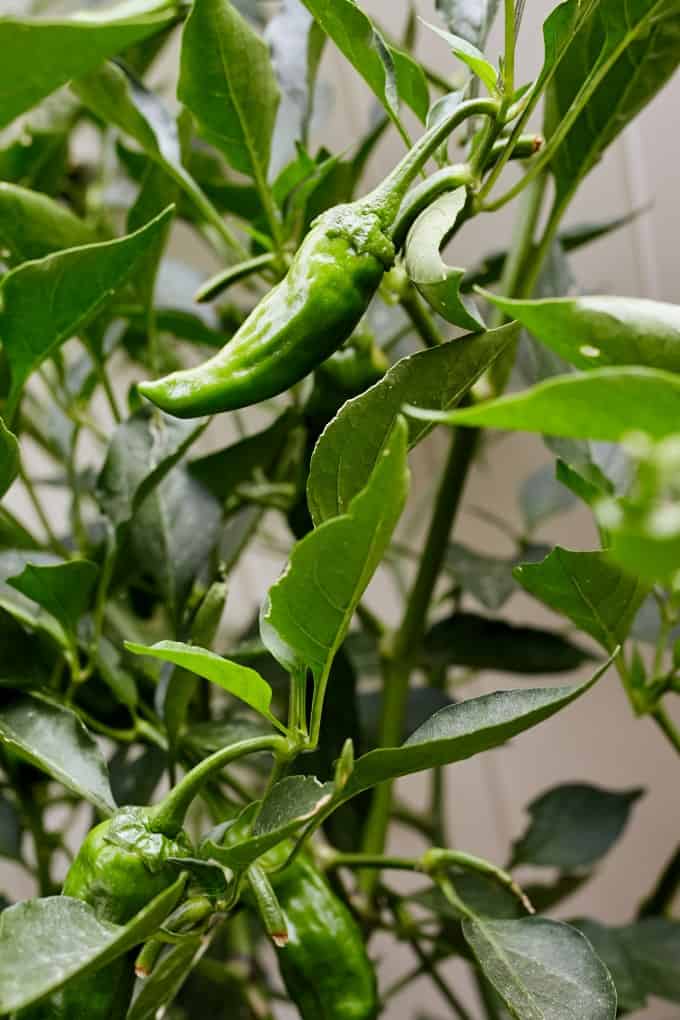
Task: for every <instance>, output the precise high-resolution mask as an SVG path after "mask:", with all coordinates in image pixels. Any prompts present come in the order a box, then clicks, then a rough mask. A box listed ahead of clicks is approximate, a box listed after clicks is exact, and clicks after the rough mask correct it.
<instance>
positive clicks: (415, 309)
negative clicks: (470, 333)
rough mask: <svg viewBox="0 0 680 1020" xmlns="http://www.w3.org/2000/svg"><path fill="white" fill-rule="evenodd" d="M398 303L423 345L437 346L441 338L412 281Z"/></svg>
mask: <svg viewBox="0 0 680 1020" xmlns="http://www.w3.org/2000/svg"><path fill="white" fill-rule="evenodd" d="M400 303H401V307H402V308H403V309H404V311H405V312H406V314H407V315H408V317H409V319H410V320H411V323H412V325H413V327H414V329H415V331H416V333H417V334H418V336H419V337H420V338H421V340H422V341H423V343H424V344H425V346H426V347H429V348H431V347H439V345H440V344H441V343H442V339H443V338H442V336H441V334H440V332H439V330H438V329H437V327H436V325H435V323H434V319H433V318H432V316H431V315H430V313H429V312H428V311H427V309H426V308H425V307H424V306H423V303H422V301H421V300H420V298H419V297H418V294H417V292H416V289H415V287H414V286H413V284H412V283H409V284H408V286H407V287H406V288H405V289H404V293H403V294H402V297H401V302H400Z"/></svg>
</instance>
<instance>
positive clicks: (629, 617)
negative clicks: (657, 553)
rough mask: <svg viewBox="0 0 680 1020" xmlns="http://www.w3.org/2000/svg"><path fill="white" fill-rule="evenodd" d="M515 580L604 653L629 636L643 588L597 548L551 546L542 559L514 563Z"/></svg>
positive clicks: (640, 583) (643, 593)
mask: <svg viewBox="0 0 680 1020" xmlns="http://www.w3.org/2000/svg"><path fill="white" fill-rule="evenodd" d="M515 578H516V579H517V581H519V583H520V584H521V585H522V587H523V588H525V589H526V590H527V591H528V592H529V593H530V594H531V595H533V596H534V598H537V599H538V600H539V601H540V602H543V603H544V604H545V605H547V606H549V607H550V608H551V609H554V610H555V612H557V613H561V614H562V615H563V616H566V617H568V618H569V619H570V620H571V621H572V623H575V624H576V626H577V627H578V629H579V630H582V631H583V632H584V633H586V634H590V635H591V636H592V637H594V638H595V640H596V641H599V643H600V644H601V645H603V646H604V648H606V649H607V651H609V652H613V651H614V649H615V648H616V647H617V646H618V645H619V644H621V643H622V642H623V641H625V639H626V638H627V637H628V634H629V632H630V628H631V626H632V624H633V620H634V619H635V615H636V613H637V611H638V609H639V608H640V606H641V605H642V603H643V601H644V599H645V597H646V595H647V593H648V588H647V586H646V585H644V584H643V583H642V582H641V581H638V580H636V579H635V578H632V577H629V576H628V575H627V574H624V573H622V571H621V570H619V568H618V567H616V566H614V565H613V564H611V563H609V562H608V561H607V557H606V554H605V553H602V552H572V551H571V550H569V549H561V548H560V547H559V546H558V547H557V548H556V549H554V550H553V551H552V552H551V553H550V555H549V556H548V557H547V558H546V559H545V560H543V562H542V563H529V564H524V565H522V566H519V567H517V569H516V570H515Z"/></svg>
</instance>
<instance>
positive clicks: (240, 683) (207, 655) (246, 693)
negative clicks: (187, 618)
mask: <svg viewBox="0 0 680 1020" xmlns="http://www.w3.org/2000/svg"><path fill="white" fill-rule="evenodd" d="M125 647H126V648H127V650H128V651H129V652H134V654H135V655H148V656H150V657H151V658H153V659H160V660H161V662H172V663H174V665H175V666H181V667H182V669H186V670H189V671H190V672H191V673H196V674H197V675H198V676H202V677H204V678H205V679H206V680H209V681H210V683H213V684H217V686H218V687H221V688H222V689H223V690H225V691H228V692H229V694H233V696H234V697H235V698H240V699H241V701H245V703H246V705H250V707H251V708H254V709H255V711H256V712H259V713H260V715H263V716H264V717H265V718H266V719H269V721H270V722H272V723H274V724H275V725H276V726H278V728H279V729H282V728H283V727H282V726H281V723H280V722H279V721H278V719H276V718H275V716H273V715H272V713H271V712H270V711H269V706H270V704H271V700H272V689H271V687H270V686H269V684H268V683H267V681H266V680H263V679H262V677H261V676H260V674H259V673H256V672H255V670H254V669H249V668H248V667H247V666H241V665H239V663H237V662H230V661H229V659H223V658H222V656H221V655H217V654H216V653H215V652H211V651H209V650H208V649H207V648H199V647H198V646H197V645H186V644H183V643H182V642H181V641H158V642H157V643H156V644H155V645H150V646H147V645H138V644H135V642H133V641H126V642H125Z"/></svg>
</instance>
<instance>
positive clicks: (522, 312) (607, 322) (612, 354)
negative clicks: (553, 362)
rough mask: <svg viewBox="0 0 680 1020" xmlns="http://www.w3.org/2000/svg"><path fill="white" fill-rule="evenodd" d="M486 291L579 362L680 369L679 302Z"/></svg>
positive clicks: (579, 364) (549, 344)
mask: <svg viewBox="0 0 680 1020" xmlns="http://www.w3.org/2000/svg"><path fill="white" fill-rule="evenodd" d="M484 296H485V297H486V298H488V300H489V301H492V302H493V304H495V305H497V307H498V308H501V309H502V310H503V311H504V312H505V313H506V315H508V316H509V317H510V318H511V319H517V320H518V321H519V322H521V323H522V325H523V326H525V327H526V328H527V329H528V330H529V332H530V333H531V334H532V335H533V336H535V337H536V339H537V340H540V341H541V343H542V344H545V346H546V347H549V348H550V349H551V350H552V351H554V352H555V353H556V354H559V356H560V357H561V358H564V359H565V361H568V362H570V363H571V364H572V365H576V367H577V368H582V369H593V368H604V367H605V366H607V365H643V366H645V367H646V368H660V369H663V370H665V371H667V372H680V306H678V305H671V304H666V303H664V302H662V301H646V300H644V299H642V298H621V297H577V298H548V299H546V300H543V301H511V300H510V299H509V298H502V297H496V295H494V294H488V293H485V295H484Z"/></svg>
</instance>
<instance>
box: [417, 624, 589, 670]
mask: <svg viewBox="0 0 680 1020" xmlns="http://www.w3.org/2000/svg"><path fill="white" fill-rule="evenodd" d="M423 650H424V652H425V655H426V657H427V658H428V660H430V661H434V662H436V663H439V664H441V665H446V666H467V667H470V668H472V669H493V670H497V671H500V672H506V673H561V672H566V671H569V670H572V669H578V667H579V666H582V665H583V663H584V662H587V661H588V660H589V659H590V658H592V656H591V655H590V654H589V653H588V652H586V651H584V649H582V648H579V647H578V646H577V645H574V644H572V643H571V642H570V641H567V639H566V638H563V637H561V636H560V635H559V634H553V633H552V632H551V631H547V630H539V629H538V628H535V627H516V626H513V625H512V624H510V623H506V621H505V620H493V619H490V618H489V617H486V616H475V615H474V614H473V613H455V614H454V615H453V616H449V617H447V618H446V619H445V620H440V621H439V623H435V625H434V626H433V627H432V628H431V629H430V631H429V632H428V633H427V635H426V636H425V641H424V644H423Z"/></svg>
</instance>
